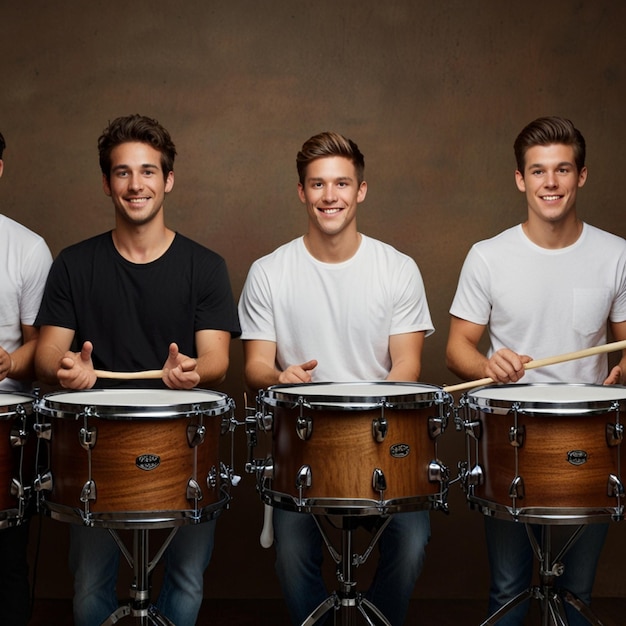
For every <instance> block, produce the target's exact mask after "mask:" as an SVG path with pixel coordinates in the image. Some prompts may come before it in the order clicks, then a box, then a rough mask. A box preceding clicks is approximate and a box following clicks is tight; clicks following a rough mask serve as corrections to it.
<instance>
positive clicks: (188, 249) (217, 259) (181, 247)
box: [171, 233, 224, 264]
mask: <svg viewBox="0 0 626 626" xmlns="http://www.w3.org/2000/svg"><path fill="white" fill-rule="evenodd" d="M171 251H172V252H174V253H175V254H184V255H188V256H189V255H190V256H193V257H196V258H200V259H204V260H205V261H208V262H213V263H216V264H222V263H224V258H223V257H222V256H221V255H220V254H218V253H217V252H215V251H214V250H211V249H210V248H207V247H206V246H204V245H202V244H201V243H198V242H197V241H194V240H193V239H190V238H189V237H186V236H185V235H181V234H180V233H176V236H175V237H174V241H173V243H172V247H171Z"/></svg>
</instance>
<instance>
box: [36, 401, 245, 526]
mask: <svg viewBox="0 0 626 626" xmlns="http://www.w3.org/2000/svg"><path fill="white" fill-rule="evenodd" d="M233 412H234V402H233V401H232V399H230V398H228V397H227V396H226V395H225V394H222V393H219V392H212V391H208V390H203V389H194V390H171V389H167V390H165V389H91V390H86V391H74V392H54V393H50V394H47V395H45V396H44V397H43V398H42V399H41V400H40V401H39V402H38V421H37V424H36V426H35V431H36V433H37V436H38V438H39V441H40V443H41V445H42V446H43V445H45V446H46V448H47V451H48V458H49V467H48V468H47V469H46V470H45V471H42V472H41V473H40V474H39V475H38V476H37V477H36V478H35V480H34V489H35V490H36V491H37V492H38V494H39V497H40V505H41V508H42V509H43V510H44V512H46V513H48V514H49V515H50V516H51V517H53V518H54V519H57V520H60V521H68V522H71V523H82V524H84V525H86V526H102V527H105V528H137V527H147V528H156V527H170V526H174V525H181V524H195V523H199V522H202V521H205V520H209V519H212V518H213V517H216V516H217V515H219V513H220V512H221V510H222V509H223V508H224V507H225V506H226V505H227V504H228V502H229V500H230V488H231V486H233V485H236V484H237V482H238V481H239V477H238V476H235V475H234V473H233V470H232V463H233V459H234V443H233V439H234V438H233V437H232V431H233V430H234V424H235V421H234V418H233ZM229 432H230V433H231V442H230V454H231V459H230V466H228V465H227V464H225V463H224V462H223V461H221V460H220V449H219V447H220V446H219V441H220V438H221V436H222V435H224V434H226V433H229Z"/></svg>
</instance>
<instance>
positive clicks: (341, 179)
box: [307, 176, 354, 182]
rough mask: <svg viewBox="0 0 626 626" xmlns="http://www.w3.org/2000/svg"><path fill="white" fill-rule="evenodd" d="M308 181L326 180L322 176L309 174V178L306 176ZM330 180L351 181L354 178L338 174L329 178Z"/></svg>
mask: <svg viewBox="0 0 626 626" xmlns="http://www.w3.org/2000/svg"><path fill="white" fill-rule="evenodd" d="M307 180H308V181H310V182H324V181H325V180H328V179H326V178H323V177H321V176H311V177H310V178H307ZM331 180H334V181H344V180H347V181H352V180H354V178H352V176H338V177H337V178H331Z"/></svg>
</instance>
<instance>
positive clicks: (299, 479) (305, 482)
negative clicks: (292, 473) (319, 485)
mask: <svg viewBox="0 0 626 626" xmlns="http://www.w3.org/2000/svg"><path fill="white" fill-rule="evenodd" d="M311 483H312V475H311V466H310V465H303V466H302V467H301V468H300V469H299V470H298V475H297V476H296V489H299V490H302V489H303V488H305V487H306V488H309V487H310V486H311Z"/></svg>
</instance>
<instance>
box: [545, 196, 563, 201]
mask: <svg viewBox="0 0 626 626" xmlns="http://www.w3.org/2000/svg"><path fill="white" fill-rule="evenodd" d="M562 197H563V196H541V199H542V200H547V201H548V202H551V201H554V200H560V199H561V198H562Z"/></svg>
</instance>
